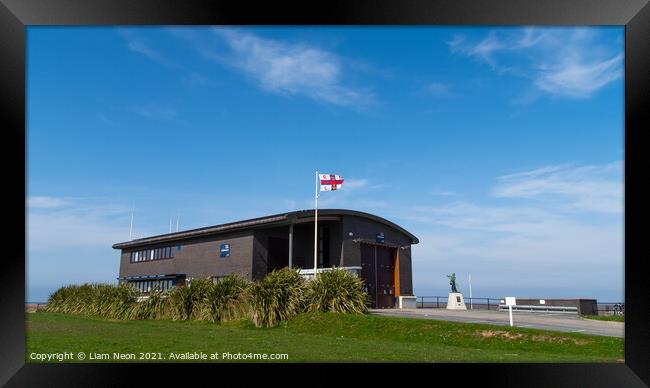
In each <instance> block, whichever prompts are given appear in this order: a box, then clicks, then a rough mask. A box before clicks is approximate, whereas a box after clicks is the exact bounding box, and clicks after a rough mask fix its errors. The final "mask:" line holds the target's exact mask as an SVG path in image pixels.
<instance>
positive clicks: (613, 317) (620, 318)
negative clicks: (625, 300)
mask: <svg viewBox="0 0 650 388" xmlns="http://www.w3.org/2000/svg"><path fill="white" fill-rule="evenodd" d="M582 317H583V318H586V319H596V320H598V321H613V322H625V315H583V316H582Z"/></svg>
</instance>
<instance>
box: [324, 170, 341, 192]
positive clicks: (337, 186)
mask: <svg viewBox="0 0 650 388" xmlns="http://www.w3.org/2000/svg"><path fill="white" fill-rule="evenodd" d="M318 180H319V181H320V191H335V190H341V187H343V177H342V176H340V175H335V174H318Z"/></svg>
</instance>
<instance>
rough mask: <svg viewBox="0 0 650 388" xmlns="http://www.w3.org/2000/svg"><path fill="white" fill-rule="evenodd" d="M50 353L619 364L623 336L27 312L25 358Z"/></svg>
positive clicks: (401, 323)
mask: <svg viewBox="0 0 650 388" xmlns="http://www.w3.org/2000/svg"><path fill="white" fill-rule="evenodd" d="M57 352H72V354H74V355H75V356H74V359H72V360H71V361H65V362H79V360H78V359H77V356H76V355H77V354H78V352H84V353H85V354H86V360H84V362H116V361H117V360H115V359H112V357H113V356H112V353H114V352H117V353H132V354H135V355H136V360H135V362H146V361H147V360H138V359H137V358H139V357H140V355H139V353H140V352H152V353H160V355H161V356H162V357H164V359H163V361H166V362H169V361H172V362H177V361H176V360H170V359H169V356H170V353H184V352H203V353H205V354H208V355H209V354H213V353H217V354H219V355H222V353H224V352H230V353H233V354H234V353H242V354H247V353H260V354H261V353H267V354H271V353H274V354H277V353H286V354H288V362H375V361H407V362H417V361H420V362H622V361H623V339H622V338H613V337H601V336H590V335H584V334H579V333H561V332H552V331H544V330H536V329H526V328H511V327H504V326H494V325H486V324H469V323H458V322H445V321H437V320H427V319H410V318H393V317H381V316H374V315H345V314H336V313H319V314H314V313H309V314H307V313H306V314H301V315H299V316H297V317H296V318H294V319H292V320H290V321H288V322H282V323H281V324H280V325H278V326H276V327H274V328H261V329H260V328H256V327H254V326H253V325H252V324H251V323H250V322H247V321H238V322H230V323H226V324H215V323H205V322H199V321H185V322H181V321H178V322H174V321H157V320H149V321H111V320H106V319H102V318H89V317H81V316H72V315H65V314H55V313H45V312H37V313H30V314H27V354H26V361H27V362H38V361H34V360H32V359H31V358H30V354H32V353H38V354H42V353H57ZM91 352H92V353H106V354H110V355H111V356H110V358H111V359H109V360H106V361H98V360H93V361H90V360H89V359H88V354H89V353H91ZM149 361H152V360H149ZM206 361H208V362H209V361H210V360H209V359H208V360H206ZM217 361H221V360H217ZM247 361H250V360H247ZM54 362H57V361H54ZM127 362H133V361H127ZM153 362H159V361H158V360H153ZM192 362H196V361H194V360H192ZM281 362H287V361H281Z"/></svg>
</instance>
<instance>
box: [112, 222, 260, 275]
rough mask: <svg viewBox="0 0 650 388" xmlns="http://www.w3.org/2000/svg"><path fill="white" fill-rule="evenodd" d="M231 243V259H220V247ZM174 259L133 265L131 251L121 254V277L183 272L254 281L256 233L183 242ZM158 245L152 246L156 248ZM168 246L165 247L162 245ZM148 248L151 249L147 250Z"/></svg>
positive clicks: (241, 233)
mask: <svg viewBox="0 0 650 388" xmlns="http://www.w3.org/2000/svg"><path fill="white" fill-rule="evenodd" d="M225 243H228V244H230V257H224V258H221V257H219V252H220V248H221V244H225ZM176 245H178V244H174V258H173V259H165V260H155V261H148V262H140V263H131V262H130V251H125V252H123V253H122V255H121V265H120V277H124V276H137V275H159V274H169V273H183V274H187V276H188V277H208V276H223V275H227V274H230V273H238V274H240V275H243V276H245V277H246V278H248V279H251V278H252V268H253V261H252V258H253V232H252V231H246V232H240V233H235V234H224V235H219V236H212V237H206V238H201V239H193V240H188V241H184V242H182V243H181V244H180V245H181V250H180V251H177V250H176ZM157 246H158V245H156V246H153V245H152V246H151V248H155V247H157ZM161 246H166V245H161ZM147 248H149V247H147Z"/></svg>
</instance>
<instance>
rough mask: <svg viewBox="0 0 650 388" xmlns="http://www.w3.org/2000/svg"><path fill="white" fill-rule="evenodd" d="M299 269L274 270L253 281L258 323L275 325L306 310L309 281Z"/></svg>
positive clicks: (251, 300)
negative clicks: (306, 288) (306, 283)
mask: <svg viewBox="0 0 650 388" xmlns="http://www.w3.org/2000/svg"><path fill="white" fill-rule="evenodd" d="M299 272H300V270H299V269H290V268H282V269H280V270H274V271H272V272H271V273H269V274H268V275H266V277H265V278H264V279H262V280H261V281H259V282H257V283H254V284H253V285H252V287H251V292H250V304H251V309H252V316H251V318H252V320H253V323H254V324H255V326H257V327H261V326H274V325H275V324H276V323H278V322H279V321H283V320H287V319H290V318H292V317H293V316H295V315H296V314H298V313H300V312H301V311H302V310H303V307H304V304H303V297H304V295H303V294H304V291H305V282H304V280H303V279H302V277H301V276H300V274H299Z"/></svg>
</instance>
